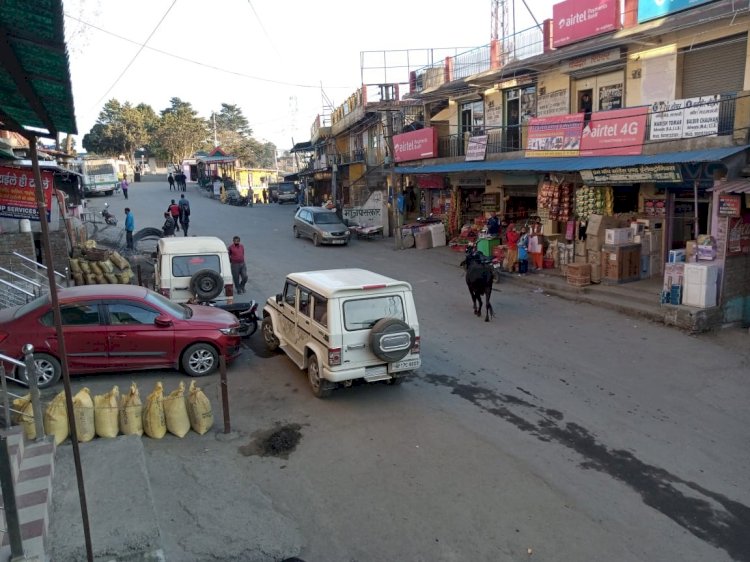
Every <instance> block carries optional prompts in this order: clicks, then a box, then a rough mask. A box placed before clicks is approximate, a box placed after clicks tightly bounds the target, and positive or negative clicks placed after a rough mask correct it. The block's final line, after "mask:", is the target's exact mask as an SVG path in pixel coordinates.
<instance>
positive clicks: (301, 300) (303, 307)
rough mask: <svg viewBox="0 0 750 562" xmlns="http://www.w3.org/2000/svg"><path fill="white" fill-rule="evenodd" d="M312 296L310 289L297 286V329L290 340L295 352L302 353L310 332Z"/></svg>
mask: <svg viewBox="0 0 750 562" xmlns="http://www.w3.org/2000/svg"><path fill="white" fill-rule="evenodd" d="M312 305H313V303H312V297H311V293H310V289H307V288H306V287H303V286H301V285H300V286H299V287H298V291H297V329H296V332H295V338H294V341H293V342H292V345H293V346H294V349H295V351H296V352H297V353H299V354H302V351H303V350H304V347H305V344H306V343H307V342H308V341H309V340H310V334H311V333H312V321H311V318H312Z"/></svg>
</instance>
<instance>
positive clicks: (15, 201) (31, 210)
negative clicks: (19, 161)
mask: <svg viewBox="0 0 750 562" xmlns="http://www.w3.org/2000/svg"><path fill="white" fill-rule="evenodd" d="M41 174H42V190H43V192H44V205H45V207H46V208H47V222H49V220H50V211H51V209H52V191H53V185H54V176H53V175H52V172H50V171H48V170H42V171H41ZM35 187H36V182H35V181H34V172H33V171H32V170H28V169H26V170H23V169H20V168H6V167H3V166H0V217H8V218H12V219H29V220H33V221H38V220H39V208H38V207H37V204H36V193H35Z"/></svg>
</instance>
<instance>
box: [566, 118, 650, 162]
mask: <svg viewBox="0 0 750 562" xmlns="http://www.w3.org/2000/svg"><path fill="white" fill-rule="evenodd" d="M647 118H648V107H646V106H642V107H628V108H626V109H613V110H612V111H597V112H595V113H592V114H591V121H589V123H587V124H586V126H585V127H584V128H583V136H582V138H581V151H580V156H612V155H621V156H622V155H633V154H640V153H641V152H642V150H643V139H644V137H645V136H646V119H647Z"/></svg>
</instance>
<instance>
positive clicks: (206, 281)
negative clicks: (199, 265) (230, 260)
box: [190, 269, 224, 301]
mask: <svg viewBox="0 0 750 562" xmlns="http://www.w3.org/2000/svg"><path fill="white" fill-rule="evenodd" d="M223 289H224V278H223V277H222V276H221V274H220V273H219V272H218V271H214V270H213V269H201V270H200V271H196V272H195V273H193V276H192V277H191V278H190V290H191V291H192V293H193V294H194V295H195V296H196V297H198V298H199V299H200V300H202V301H210V300H211V299H215V298H216V297H218V296H219V295H220V294H221V291H222V290H223Z"/></svg>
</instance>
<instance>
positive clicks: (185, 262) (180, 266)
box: [172, 255, 221, 277]
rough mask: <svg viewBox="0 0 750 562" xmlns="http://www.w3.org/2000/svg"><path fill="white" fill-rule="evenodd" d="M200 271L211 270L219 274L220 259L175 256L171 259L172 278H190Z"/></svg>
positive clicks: (208, 256)
mask: <svg viewBox="0 0 750 562" xmlns="http://www.w3.org/2000/svg"><path fill="white" fill-rule="evenodd" d="M201 269H213V270H214V271H218V272H219V273H221V258H220V257H219V256H217V255H197V256H175V257H173V258H172V275H173V276H174V277H192V276H193V274H194V273H196V272H198V271H200V270H201Z"/></svg>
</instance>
